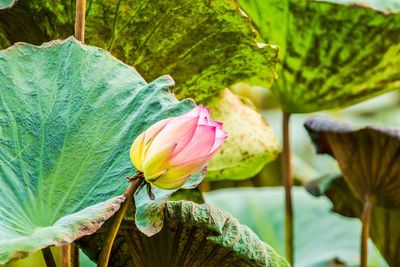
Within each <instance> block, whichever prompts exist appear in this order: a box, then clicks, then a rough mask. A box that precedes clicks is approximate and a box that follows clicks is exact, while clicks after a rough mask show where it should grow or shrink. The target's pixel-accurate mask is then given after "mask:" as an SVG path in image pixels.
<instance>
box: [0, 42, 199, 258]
mask: <svg viewBox="0 0 400 267" xmlns="http://www.w3.org/2000/svg"><path fill="white" fill-rule="evenodd" d="M172 88H173V81H172V79H171V78H170V77H168V76H164V77H161V78H159V79H157V80H156V81H154V82H152V83H149V84H148V83H146V82H145V80H144V79H143V78H142V77H141V76H140V75H139V74H138V73H137V71H136V70H135V69H133V68H132V67H130V66H128V65H125V64H124V63H122V62H120V61H119V60H117V59H116V58H114V57H112V56H111V55H110V54H109V53H108V52H106V51H104V50H102V49H100V48H96V47H91V46H86V45H82V44H81V43H79V42H78V41H76V40H75V39H73V38H69V39H67V40H64V41H53V42H50V43H46V44H43V45H42V46H32V45H29V44H17V45H15V46H13V47H10V48H8V49H7V50H3V51H0V264H2V263H5V262H8V261H10V260H13V259H18V258H21V257H26V256H27V255H29V254H31V253H33V252H34V251H36V250H38V249H40V248H43V247H46V246H49V245H58V246H59V245H64V244H67V243H70V242H72V241H73V240H75V239H76V238H79V237H81V236H82V235H87V234H90V233H92V232H94V231H96V230H97V229H98V228H99V227H100V226H101V225H102V223H103V222H104V221H105V220H106V219H107V218H109V217H110V216H111V215H112V214H113V213H114V212H115V211H116V210H117V209H118V208H119V205H120V203H121V201H123V197H122V196H120V195H121V194H122V193H123V191H124V189H125V188H127V186H128V183H127V182H126V180H125V177H127V176H131V175H133V174H134V173H135V172H136V170H135V168H134V167H133V165H132V163H131V161H130V158H129V148H130V146H131V143H132V142H133V140H134V139H135V138H136V136H138V135H139V134H140V133H141V132H142V131H144V130H145V129H147V128H148V127H149V126H150V125H152V124H153V123H155V122H157V121H159V120H161V119H164V118H167V117H171V116H177V115H180V114H182V113H184V112H187V111H188V110H190V109H192V108H193V106H194V104H193V102H192V101H189V100H185V101H181V102H179V101H177V100H176V98H175V97H174V95H173V93H172ZM197 178H199V175H196V177H194V178H193V180H196V179H197ZM155 191H157V190H155ZM155 193H156V201H154V202H152V203H153V205H155V204H154V203H162V202H163V201H165V198H166V197H168V193H170V192H168V193H165V192H162V194H160V193H159V192H158V191H157V192H155ZM141 194H143V192H141ZM149 203H150V201H149V199H148V197H147V200H142V201H141V204H140V205H141V206H140V207H141V209H139V211H138V212H140V210H146V207H147V205H148V204H149ZM139 215H140V214H139ZM139 217H140V216H139Z"/></svg>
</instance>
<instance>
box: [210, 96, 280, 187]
mask: <svg viewBox="0 0 400 267" xmlns="http://www.w3.org/2000/svg"><path fill="white" fill-rule="evenodd" d="M210 112H211V118H212V119H213V120H217V121H221V122H223V123H224V126H223V127H224V130H225V131H227V132H228V138H227V139H226V140H225V142H224V143H223V144H222V146H221V148H220V150H219V151H218V152H217V154H215V156H214V157H213V159H212V160H211V162H210V165H209V166H208V172H207V175H206V178H207V179H208V180H225V179H231V180H238V179H246V178H249V177H252V176H254V175H255V174H257V173H258V172H259V171H260V170H261V169H262V167H264V165H265V164H267V163H268V162H270V161H272V160H274V159H275V158H276V157H277V155H278V153H279V143H278V139H277V138H276V136H275V134H274V132H273V131H272V128H271V127H269V125H268V123H267V122H266V121H265V119H264V118H263V117H262V116H261V115H260V114H259V113H258V112H257V111H255V109H254V107H253V106H252V105H251V104H250V103H248V102H246V100H245V99H241V98H240V97H238V96H236V95H234V94H232V93H231V92H230V91H229V90H228V89H225V90H224V91H222V92H221V93H220V94H219V96H218V97H217V98H214V100H213V101H212V102H211V103H210Z"/></svg>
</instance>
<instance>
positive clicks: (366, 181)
mask: <svg viewBox="0 0 400 267" xmlns="http://www.w3.org/2000/svg"><path fill="white" fill-rule="evenodd" d="M304 126H305V127H306V129H307V131H308V132H309V134H310V136H311V139H312V141H313V142H314V144H315V146H316V149H317V153H319V154H330V155H332V156H334V157H335V158H336V160H337V161H338V162H339V166H340V169H341V171H342V173H343V176H344V178H345V180H346V182H347V183H348V184H349V186H350V188H351V190H352V191H353V192H354V194H355V195H356V196H357V197H358V198H359V199H360V200H362V201H364V200H365V199H366V198H367V197H369V198H371V199H372V201H373V202H374V204H377V205H383V206H386V207H399V206H400V165H399V164H397V162H398V161H399V160H400V155H399V153H398V152H399V151H400V131H399V130H398V129H394V128H387V127H374V126H367V127H363V128H359V129H357V128H354V127H352V126H350V125H348V124H345V123H342V122H338V121H334V120H331V119H327V118H322V117H313V118H310V119H307V120H306V122H305V123H304Z"/></svg>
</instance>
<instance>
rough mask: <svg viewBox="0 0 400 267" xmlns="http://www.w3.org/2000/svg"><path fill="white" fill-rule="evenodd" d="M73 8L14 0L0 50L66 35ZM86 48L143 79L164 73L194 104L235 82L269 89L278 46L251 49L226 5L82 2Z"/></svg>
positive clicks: (251, 37)
mask: <svg viewBox="0 0 400 267" xmlns="http://www.w3.org/2000/svg"><path fill="white" fill-rule="evenodd" d="M74 21H75V1H72V2H70V1H57V0H36V1H31V0H19V1H17V3H16V4H15V6H14V7H13V8H12V10H4V11H2V12H0V45H2V44H3V47H4V48H5V47H6V46H9V45H11V44H12V43H14V42H19V41H24V42H29V43H33V44H39V43H42V42H45V41H49V40H51V39H56V38H65V37H67V36H70V35H72V34H73V30H74ZM85 31H86V35H85V43H87V44H90V45H95V46H98V47H101V48H104V49H106V50H108V51H110V52H111V53H112V54H113V55H114V56H116V57H117V58H119V59H120V60H122V61H124V62H125V63H127V64H129V65H131V66H134V67H135V68H136V69H137V70H138V71H139V73H141V75H142V76H143V77H144V78H145V79H146V80H153V79H155V78H157V77H159V76H161V75H164V74H166V73H167V74H170V75H172V77H174V79H175V81H176V90H175V92H176V94H177V96H178V97H179V98H184V97H192V98H195V100H196V101H201V100H204V99H205V98H207V97H210V96H212V95H215V94H218V92H219V91H220V90H222V89H224V88H226V87H228V86H230V85H233V84H236V83H238V82H247V83H249V84H254V85H259V86H264V87H269V85H270V84H271V82H272V80H273V78H274V77H275V75H276V73H275V71H276V62H277V52H278V48H277V47H272V46H270V45H267V46H265V47H263V48H260V47H258V45H257V43H256V42H255V38H256V32H255V31H254V30H253V28H252V27H251V26H250V21H249V19H248V18H247V17H246V16H244V15H243V14H242V13H241V12H240V11H239V8H238V6H237V5H236V3H235V2H234V1H233V0H220V1H209V0H177V1H174V2H173V3H171V1H168V0H162V1H149V0H147V1H136V0H127V1H117V0H112V1H109V0H92V1H88V2H87V10H86V28H85Z"/></svg>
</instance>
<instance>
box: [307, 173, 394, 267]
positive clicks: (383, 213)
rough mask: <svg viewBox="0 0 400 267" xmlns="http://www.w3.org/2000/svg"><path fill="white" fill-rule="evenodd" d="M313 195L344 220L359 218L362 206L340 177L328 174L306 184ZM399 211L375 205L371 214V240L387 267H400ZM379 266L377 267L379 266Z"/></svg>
mask: <svg viewBox="0 0 400 267" xmlns="http://www.w3.org/2000/svg"><path fill="white" fill-rule="evenodd" d="M306 188H307V190H308V191H309V192H310V193H311V194H313V195H314V196H318V197H319V196H323V195H325V196H327V197H328V198H329V199H330V200H331V201H332V204H333V207H332V210H333V211H334V212H337V213H339V214H341V215H343V216H346V217H358V218H360V219H361V216H362V210H363V203H362V202H361V201H360V200H359V199H358V198H357V197H356V196H355V195H354V194H353V192H352V191H351V190H350V188H349V186H348V185H347V183H346V182H345V181H344V179H343V177H341V176H340V175H337V174H332V175H328V176H325V177H322V178H319V179H316V180H313V181H312V182H310V183H308V184H307V185H306ZM399 225H400V209H398V208H396V209H393V208H386V207H379V206H374V207H373V208H372V213H371V239H372V241H373V242H374V244H375V245H376V247H377V248H378V249H379V251H380V252H381V254H382V256H383V257H384V258H385V260H386V261H387V263H388V264H389V266H400V254H399V244H400V229H399ZM379 266H380V265H379Z"/></svg>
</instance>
